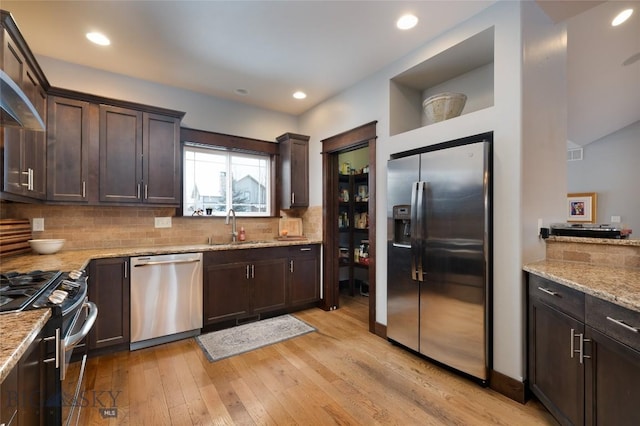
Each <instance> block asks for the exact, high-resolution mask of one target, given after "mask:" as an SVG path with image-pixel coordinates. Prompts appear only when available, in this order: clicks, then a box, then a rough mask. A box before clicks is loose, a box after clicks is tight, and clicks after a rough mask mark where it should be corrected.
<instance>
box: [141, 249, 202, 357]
mask: <svg viewBox="0 0 640 426" xmlns="http://www.w3.org/2000/svg"><path fill="white" fill-rule="evenodd" d="M202 315H203V314H202V253H181V254H164V255H157V256H141V257H132V258H131V343H130V345H129V347H130V349H131V350H136V349H141V348H146V347H148V346H153V345H158V344H161V343H166V342H171V341H174V340H179V339H184V338H186V337H190V336H195V335H198V334H200V329H201V328H202Z"/></svg>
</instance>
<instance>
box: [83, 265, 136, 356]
mask: <svg viewBox="0 0 640 426" xmlns="http://www.w3.org/2000/svg"><path fill="white" fill-rule="evenodd" d="M88 283H89V300H91V301H92V302H93V303H95V304H96V306H98V312H100V314H99V315H98V318H97V319H96V322H95V324H94V326H93V328H92V329H91V331H90V332H89V350H90V351H93V352H95V351H96V350H104V349H106V348H113V349H124V348H125V347H126V348H127V349H128V345H129V337H130V327H129V324H130V310H129V300H130V297H129V290H130V285H129V284H130V281H129V258H128V257H115V258H104V259H95V260H92V261H91V263H90V264H89V278H88Z"/></svg>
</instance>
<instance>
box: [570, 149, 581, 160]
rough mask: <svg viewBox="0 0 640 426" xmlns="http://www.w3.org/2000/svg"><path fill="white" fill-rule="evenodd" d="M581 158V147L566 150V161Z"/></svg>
mask: <svg viewBox="0 0 640 426" xmlns="http://www.w3.org/2000/svg"><path fill="white" fill-rule="evenodd" d="M580 160H582V148H572V149H568V150H567V161H580Z"/></svg>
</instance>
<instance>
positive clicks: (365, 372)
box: [80, 296, 557, 426]
mask: <svg viewBox="0 0 640 426" xmlns="http://www.w3.org/2000/svg"><path fill="white" fill-rule="evenodd" d="M366 303H367V299H366V298H363V297H362V296H356V297H354V298H346V299H344V301H343V307H342V308H341V309H338V310H336V311H332V312H325V311H322V310H320V309H310V310H306V311H302V312H299V313H296V314H295V316H297V317H298V318H300V319H302V320H304V321H306V322H307V323H309V324H311V325H313V326H314V327H316V328H317V330H318V331H317V332H315V333H309V334H306V335H304V336H301V337H297V338H294V339H291V340H288V341H286V342H282V343H278V344H275V345H272V346H269V347H266V348H262V349H258V350H255V351H252V352H249V353H246V354H243V355H238V356H235V357H232V358H228V359H225V360H221V361H218V362H214V363H210V362H209V361H208V360H207V358H206V357H205V356H204V354H203V353H202V351H201V349H200V347H199V346H198V344H197V343H196V342H195V340H194V339H187V340H183V341H179V342H174V343H170V344H165V345H161V346H157V347H154V348H147V349H142V350H139V351H135V352H121V353H118V354H113V355H106V356H101V357H96V358H92V359H90V360H89V361H88V362H87V377H86V381H85V394H84V395H85V399H84V400H85V402H86V403H85V405H86V406H85V407H83V408H82V418H81V422H80V424H83V425H93V424H95V425H126V424H131V425H218V424H219V425H232V424H234V425H235V424H237V425H281V424H284V425H296V424H297V425H330V424H338V425H374V424H378V425H519V426H520V425H555V424H557V423H556V422H555V421H554V420H553V418H551V416H550V415H549V414H548V413H547V412H546V411H545V409H544V408H542V407H541V405H540V404H539V403H538V402H536V401H530V402H529V403H527V404H526V405H521V404H519V403H517V402H514V401H512V400H510V399H508V398H506V397H504V396H502V395H500V394H498V393H496V392H494V391H492V390H490V389H486V388H482V387H480V386H479V385H477V384H475V383H472V382H470V381H469V380H467V379H464V378H461V377H458V376H457V375H454V374H452V373H450V372H447V371H445V370H443V369H442V368H439V367H437V366H434V365H433V364H430V363H429V362H427V361H425V360H423V359H421V358H419V357H417V356H415V355H413V354H411V353H409V352H407V351H405V350H403V349H400V348H398V347H395V346H393V345H391V344H389V343H388V342H387V341H385V340H384V339H381V338H379V337H377V336H375V335H373V334H371V333H369V332H368V331H367V324H366V318H367V305H366ZM111 401H115V404H113V403H112V402H111ZM111 406H114V407H115V408H117V417H115V418H104V417H103V416H102V412H101V410H100V408H105V407H111Z"/></svg>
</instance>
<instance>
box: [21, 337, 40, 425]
mask: <svg viewBox="0 0 640 426" xmlns="http://www.w3.org/2000/svg"><path fill="white" fill-rule="evenodd" d="M43 349H44V347H43V342H42V335H38V337H36V339H35V340H34V341H33V342H32V343H31V344H30V345H29V347H28V348H27V350H26V352H25V353H24V355H22V358H20V361H18V367H17V368H18V395H19V397H18V398H19V402H18V424H19V425H38V424H41V417H42V408H43V404H44V394H43V392H44V387H43V383H44V374H43V373H44V371H43V358H44V352H43Z"/></svg>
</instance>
